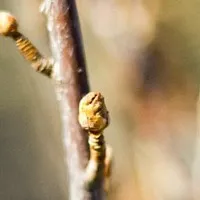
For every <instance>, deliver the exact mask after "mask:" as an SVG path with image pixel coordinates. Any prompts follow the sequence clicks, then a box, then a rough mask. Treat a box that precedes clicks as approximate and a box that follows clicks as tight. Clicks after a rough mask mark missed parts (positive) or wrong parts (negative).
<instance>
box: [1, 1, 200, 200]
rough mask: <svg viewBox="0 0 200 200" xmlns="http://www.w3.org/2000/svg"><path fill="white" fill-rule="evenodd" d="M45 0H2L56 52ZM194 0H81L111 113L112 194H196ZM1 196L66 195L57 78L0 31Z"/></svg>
mask: <svg viewBox="0 0 200 200" xmlns="http://www.w3.org/2000/svg"><path fill="white" fill-rule="evenodd" d="M40 3H41V1H40V0H32V1H27V0H1V1H0V9H1V10H8V11H10V12H12V13H13V14H14V15H15V16H16V17H17V19H18V20H19V22H20V30H21V31H22V32H23V33H24V34H25V35H27V36H28V37H29V38H30V39H31V41H32V42H33V43H34V44H35V45H36V46H37V47H38V48H39V49H40V50H41V52H43V54H44V55H47V56H50V55H51V51H50V49H49V46H50V45H49V41H48V33H47V31H46V18H45V16H44V15H43V14H41V13H39V6H40ZM199 7H200V2H199V1H198V0H190V1H187V0H179V1H178V0H177V1H174V0H167V1H164V0H123V1H122V0H107V1H102V0H96V1H92V0H84V1H79V2H78V9H79V13H80V20H81V27H82V33H83V39H84V46H85V52H86V59H87V64H88V74H89V81H90V84H91V88H92V90H94V91H101V92H102V93H103V94H104V96H105V98H106V103H107V105H108V109H109V111H110V114H111V125H110V127H109V128H108V129H107V130H106V132H105V136H106V140H107V142H108V143H109V144H111V146H112V147H113V149H114V169H113V176H112V183H111V188H110V193H109V195H108V198H109V199H112V200H113V199H116V200H122V199H127V200H129V199H130V200H131V199H137V200H161V199H162V200H192V199H199V198H200V189H199V185H200V173H199V167H200V151H199V148H200V146H199V136H198V93H199V86H198V85H199V75H200V74H199V70H200V67H199V64H200V35H199V32H200V28H199V27H200V20H199V19H200V12H199ZM0 85H1V89H0V199H2V200H12V199H19V200H27V199H29V200H55V199H57V200H64V199H67V196H68V193H67V185H66V182H67V175H66V169H65V165H64V161H63V157H64V153H63V148H62V140H61V128H60V118H59V109H58V105H57V101H56V97H55V94H54V90H53V85H52V83H51V82H50V81H49V80H48V79H47V78H46V77H43V76H41V75H40V74H37V73H35V72H34V71H33V70H32V69H31V68H30V66H29V63H27V62H26V61H24V60H23V58H22V57H21V56H20V55H19V53H18V52H17V50H16V48H15V45H14V44H13V42H12V41H11V40H10V39H5V38H2V37H0Z"/></svg>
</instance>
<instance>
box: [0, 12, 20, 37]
mask: <svg viewBox="0 0 200 200" xmlns="http://www.w3.org/2000/svg"><path fill="white" fill-rule="evenodd" d="M17 27H18V24H17V21H16V19H15V17H14V16H13V15H11V14H10V13H8V12H5V11H0V34H1V35H4V36H8V35H10V34H12V33H13V32H16V31H17Z"/></svg>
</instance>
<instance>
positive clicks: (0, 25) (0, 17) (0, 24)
mask: <svg viewBox="0 0 200 200" xmlns="http://www.w3.org/2000/svg"><path fill="white" fill-rule="evenodd" d="M0 35H3V36H6V37H10V38H12V39H13V40H14V41H15V44H16V46H17V48H18V50H19V51H20V53H21V54H22V55H23V57H24V58H25V59H26V60H27V61H29V62H30V63H31V65H32V67H33V68H34V69H35V70H36V71H38V72H40V73H42V74H44V75H46V76H48V77H51V76H52V72H53V64H54V63H53V60H52V59H48V58H45V57H44V56H43V55H42V54H41V53H40V52H39V50H38V49H37V48H36V47H35V46H34V45H33V44H32V43H31V41H30V40H29V39H28V38H27V37H25V36H24V35H23V34H22V33H21V32H19V30H18V23H17V20H16V19H15V17H14V16H13V15H11V14H10V13H8V12H4V11H1V12H0Z"/></svg>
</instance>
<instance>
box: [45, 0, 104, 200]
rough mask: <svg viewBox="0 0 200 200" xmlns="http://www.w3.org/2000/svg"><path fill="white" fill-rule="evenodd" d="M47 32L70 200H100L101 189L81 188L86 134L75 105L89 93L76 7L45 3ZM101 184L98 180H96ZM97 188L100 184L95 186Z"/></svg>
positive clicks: (58, 0) (70, 3) (60, 0)
mask: <svg viewBox="0 0 200 200" xmlns="http://www.w3.org/2000/svg"><path fill="white" fill-rule="evenodd" d="M42 10H43V11H45V13H46V14H47V18H48V30H49V35H50V40H51V45H52V52H53V56H54V58H55V61H56V64H55V71H54V73H55V77H56V79H58V85H57V90H56V91H57V95H58V99H59V101H60V109H61V112H62V122H63V136H64V141H65V142H64V143H65V145H64V146H65V149H66V152H67V165H68V169H69V178H70V181H69V186H70V200H83V199H84V200H86V199H87V200H89V199H94V200H100V199H103V187H99V188H96V189H95V190H92V191H90V192H89V191H87V190H86V189H85V188H84V176H85V167H86V165H87V162H88V158H89V155H88V152H89V150H88V144H87V139H88V137H87V134H86V133H85V132H84V131H83V130H82V129H81V128H80V126H79V123H78V105H79V101H80V99H81V97H82V96H83V95H84V94H86V93H88V92H89V86H88V82H87V76H86V67H85V60H84V53H83V49H82V46H81V37H80V28H79V21H78V17H77V10H76V5H75V2H74V1H73V0H69V1H67V0H54V1H51V0H45V2H44V4H43V8H42ZM99 181H101V180H99ZM99 185H101V184H99Z"/></svg>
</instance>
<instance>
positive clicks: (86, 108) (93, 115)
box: [79, 92, 109, 133]
mask: <svg viewBox="0 0 200 200" xmlns="http://www.w3.org/2000/svg"><path fill="white" fill-rule="evenodd" d="M79 123H80V124H81V126H82V128H83V129H85V130H88V131H91V132H93V133H98V132H100V131H102V130H103V129H104V128H106V127H107V126H108V123H109V116H108V111H107V108H106V105H105V102H104V97H103V96H102V94H101V93H99V92H90V93H88V94H87V95H86V96H84V97H83V98H82V99H81V101H80V104H79Z"/></svg>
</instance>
